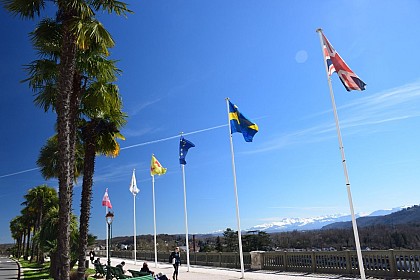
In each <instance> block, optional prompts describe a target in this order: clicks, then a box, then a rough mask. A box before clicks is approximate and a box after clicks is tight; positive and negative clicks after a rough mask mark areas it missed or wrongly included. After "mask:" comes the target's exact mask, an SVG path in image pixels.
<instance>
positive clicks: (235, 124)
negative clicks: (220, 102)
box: [229, 100, 258, 142]
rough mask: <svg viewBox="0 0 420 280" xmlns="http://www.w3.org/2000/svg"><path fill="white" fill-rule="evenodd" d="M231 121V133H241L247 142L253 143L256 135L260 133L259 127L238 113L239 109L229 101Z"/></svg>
mask: <svg viewBox="0 0 420 280" xmlns="http://www.w3.org/2000/svg"><path fill="white" fill-rule="evenodd" d="M229 121H230V129H231V130H230V133H234V132H240V133H242V135H243V136H244V139H245V141H246V142H252V138H254V135H255V133H257V132H258V125H256V124H255V123H253V122H251V121H250V120H248V119H247V118H245V116H244V115H242V114H241V113H240V112H239V111H238V107H237V106H236V105H234V104H233V103H232V102H230V100H229Z"/></svg>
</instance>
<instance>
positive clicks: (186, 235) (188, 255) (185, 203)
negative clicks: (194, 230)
mask: <svg viewBox="0 0 420 280" xmlns="http://www.w3.org/2000/svg"><path fill="white" fill-rule="evenodd" d="M181 166H182V183H183V185H184V216H185V244H187V271H190V248H189V244H188V243H189V242H188V215H187V191H186V186H185V185H186V184H185V165H183V164H181Z"/></svg>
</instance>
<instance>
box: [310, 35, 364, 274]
mask: <svg viewBox="0 0 420 280" xmlns="http://www.w3.org/2000/svg"><path fill="white" fill-rule="evenodd" d="M316 32H318V35H319V40H320V42H321V50H322V55H323V57H324V65H325V70H326V73H327V80H328V86H329V88H330V97H331V103H332V107H333V112H334V119H335V127H336V130H337V136H338V144H339V148H340V152H341V159H342V162H343V170H344V176H345V178H346V187H347V197H348V200H349V204H350V212H351V222H352V225H353V233H354V239H355V243H356V251H357V260H358V262H359V270H360V277H361V278H362V280H365V279H366V276H365V268H364V265H363V258H362V250H361V249H360V241H359V233H358V231H357V223H356V218H355V215H354V209H353V199H352V196H351V190H350V180H349V175H348V172H347V165H346V157H345V154H344V146H343V140H342V139H341V131H340V123H339V121H338V114H337V108H336V106H335V99H334V92H333V89H332V84H331V77H330V75H329V73H328V65H327V61H326V60H325V56H324V44H323V40H322V29H321V28H318V29H317V30H316Z"/></svg>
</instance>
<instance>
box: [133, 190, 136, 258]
mask: <svg viewBox="0 0 420 280" xmlns="http://www.w3.org/2000/svg"><path fill="white" fill-rule="evenodd" d="M133 202H134V212H133V214H134V215H133V216H134V264H137V245H136V239H137V235H136V194H135V193H133Z"/></svg>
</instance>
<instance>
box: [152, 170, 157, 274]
mask: <svg viewBox="0 0 420 280" xmlns="http://www.w3.org/2000/svg"><path fill="white" fill-rule="evenodd" d="M152 192H153V227H154V230H155V236H154V241H155V267H157V246H156V208H155V176H154V175H152Z"/></svg>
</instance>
